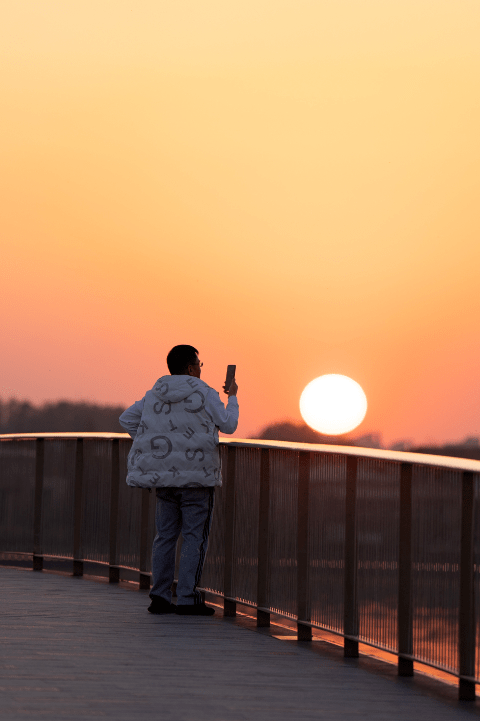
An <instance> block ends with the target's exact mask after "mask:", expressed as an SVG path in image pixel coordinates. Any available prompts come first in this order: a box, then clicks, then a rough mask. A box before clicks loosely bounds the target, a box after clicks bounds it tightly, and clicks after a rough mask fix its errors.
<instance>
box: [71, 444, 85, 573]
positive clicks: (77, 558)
mask: <svg viewBox="0 0 480 721" xmlns="http://www.w3.org/2000/svg"><path fill="white" fill-rule="evenodd" d="M74 483H75V485H74V491H73V492H74V500H73V575H74V576H83V559H82V558H81V550H82V488H83V438H77V440H76V448H75V482H74Z"/></svg>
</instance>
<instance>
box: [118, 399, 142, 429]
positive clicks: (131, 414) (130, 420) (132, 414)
mask: <svg viewBox="0 0 480 721" xmlns="http://www.w3.org/2000/svg"><path fill="white" fill-rule="evenodd" d="M144 402H145V398H142V400H141V401H135V403H134V404H133V406H130V408H127V410H126V411H123V413H122V415H121V416H120V418H119V419H118V420H119V421H120V425H121V426H122V428H125V430H126V431H127V433H129V434H130V436H131V437H132V438H135V436H136V435H137V430H138V426H139V425H140V421H141V418H142V413H143V404H144Z"/></svg>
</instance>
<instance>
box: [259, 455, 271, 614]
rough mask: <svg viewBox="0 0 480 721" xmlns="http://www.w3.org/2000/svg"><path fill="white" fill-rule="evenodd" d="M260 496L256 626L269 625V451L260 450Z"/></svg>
mask: <svg viewBox="0 0 480 721" xmlns="http://www.w3.org/2000/svg"><path fill="white" fill-rule="evenodd" d="M260 453H261V456H260V496H259V507H258V567H257V626H258V627H259V628H266V627H268V626H270V614H269V613H268V611H264V610H262V609H264V608H265V607H266V606H267V605H268V598H267V590H268V572H269V563H268V521H269V510H270V451H269V449H268V448H262V450H261V451H260Z"/></svg>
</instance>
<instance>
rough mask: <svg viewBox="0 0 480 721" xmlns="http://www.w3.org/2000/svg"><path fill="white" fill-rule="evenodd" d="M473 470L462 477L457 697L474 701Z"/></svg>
mask: <svg viewBox="0 0 480 721" xmlns="http://www.w3.org/2000/svg"><path fill="white" fill-rule="evenodd" d="M473 513H474V492H473V473H471V472H470V471H465V472H464V473H463V477H462V535H461V549H460V608H459V620H458V654H459V672H460V678H459V682H458V698H459V699H460V700H461V701H474V700H475V682H474V680H473V678H474V676H475V603H474V576H473V563H474V554H473V527H474V523H473V521H474V517H473Z"/></svg>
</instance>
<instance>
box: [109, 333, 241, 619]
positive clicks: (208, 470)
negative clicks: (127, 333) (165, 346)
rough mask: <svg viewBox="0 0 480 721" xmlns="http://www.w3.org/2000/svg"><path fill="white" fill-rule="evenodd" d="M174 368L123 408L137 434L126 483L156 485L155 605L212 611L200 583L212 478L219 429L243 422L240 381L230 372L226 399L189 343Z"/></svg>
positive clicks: (158, 609)
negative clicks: (174, 593)
mask: <svg viewBox="0 0 480 721" xmlns="http://www.w3.org/2000/svg"><path fill="white" fill-rule="evenodd" d="M167 366H168V370H169V371H170V375H166V376H162V377H161V378H159V379H158V381H157V382H156V383H155V385H154V386H153V388H152V390H150V391H147V393H146V394H145V396H144V398H142V400H140V401H137V402H136V403H134V404H133V405H132V406H130V408H127V410H126V411H125V412H124V413H122V415H121V416H120V423H121V425H122V426H123V428H125V430H126V431H127V432H128V433H129V434H130V436H131V437H132V438H133V444H132V448H131V450H130V453H129V455H128V467H127V483H128V485H129V486H137V487H140V488H156V494H157V509H156V514H155V523H156V529H157V534H156V536H155V540H154V542H153V549H152V577H153V579H152V580H153V586H152V589H151V591H150V598H151V604H150V606H149V608H148V610H149V611H150V613H155V614H163V613H177V614H179V615H188V616H191V615H195V616H212V615H213V614H214V609H213V608H210V607H208V606H206V605H205V604H204V603H202V600H201V596H200V592H199V591H198V590H197V586H198V584H199V583H200V578H201V576H202V569H203V564H204V561H205V554H206V552H207V545H208V534H209V532H210V526H211V521H212V512H213V504H214V494H215V486H221V485H222V476H221V468H220V454H219V450H218V442H219V440H218V431H219V430H220V431H222V433H234V432H235V430H236V428H237V424H238V401H237V398H236V396H237V390H238V386H237V384H236V382H235V379H233V381H232V383H231V385H230V387H229V388H225V387H224V392H225V393H227V395H228V402H227V406H226V407H225V406H224V405H223V403H222V401H221V400H220V396H219V394H218V393H217V391H215V390H214V389H213V388H210V386H209V385H207V384H206V383H205V382H204V381H202V380H201V378H200V375H201V368H202V366H203V363H201V362H200V360H199V358H198V351H197V349H196V348H194V347H193V346H190V345H177V346H175V347H174V348H172V350H171V351H170V353H169V354H168V356H167ZM180 533H181V534H182V539H183V543H182V552H181V557H180V566H179V572H178V584H177V605H176V606H175V605H174V604H172V602H171V600H172V592H171V586H172V583H173V579H174V573H175V551H176V545H177V540H178V537H179V535H180Z"/></svg>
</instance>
